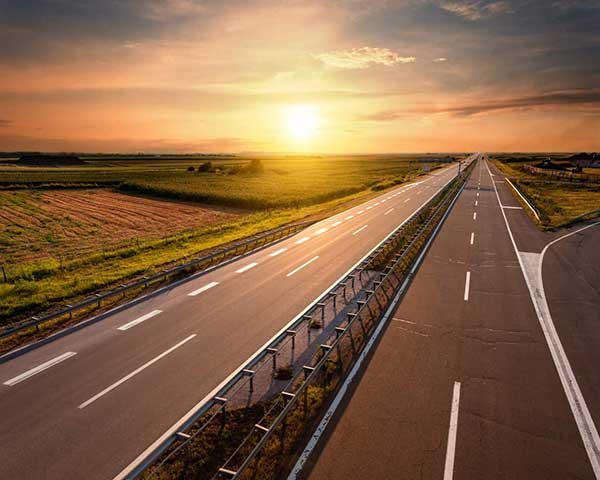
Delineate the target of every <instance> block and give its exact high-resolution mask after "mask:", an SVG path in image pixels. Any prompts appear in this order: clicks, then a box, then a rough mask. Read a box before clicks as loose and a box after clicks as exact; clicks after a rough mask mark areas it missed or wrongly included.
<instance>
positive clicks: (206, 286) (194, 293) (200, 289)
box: [119, 248, 285, 330]
mask: <svg viewBox="0 0 600 480" xmlns="http://www.w3.org/2000/svg"><path fill="white" fill-rule="evenodd" d="M283 250H285V248H284V249H283ZM275 253H277V252H275ZM271 255H273V254H271ZM218 284H219V282H210V283H208V284H206V285H204V286H203V287H200V288H199V289H198V290H194V291H193V292H190V293H188V296H189V297H195V296H196V295H198V294H199V293H202V292H206V290H208V289H209V288H213V287H216V286H217V285H218ZM123 326H125V325H123ZM119 330H121V329H119Z"/></svg>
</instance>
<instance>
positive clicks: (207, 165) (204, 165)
mask: <svg viewBox="0 0 600 480" xmlns="http://www.w3.org/2000/svg"><path fill="white" fill-rule="evenodd" d="M212 168H213V165H212V162H211V161H210V160H209V161H208V162H204V163H202V164H200V166H199V167H198V171H199V172H210V171H211V170H212Z"/></svg>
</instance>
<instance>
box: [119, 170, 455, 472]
mask: <svg viewBox="0 0 600 480" xmlns="http://www.w3.org/2000/svg"><path fill="white" fill-rule="evenodd" d="M455 170H456V169H455V168H453V169H452V171H455ZM454 177H455V175H454V176H453V177H452V178H454ZM437 178H439V179H441V178H445V176H442V175H440V176H438V177H437ZM452 178H449V179H448V181H447V182H445V183H444V184H443V185H442V186H440V187H436V186H434V189H437V188H439V189H440V190H441V189H443V188H444V187H446V186H447V185H448V184H449V183H450V182H451V180H452ZM438 191H439V190H436V191H435V192H433V193H432V195H431V196H429V198H427V199H426V200H424V201H423V202H422V204H421V205H420V206H419V207H418V208H422V207H423V206H425V204H427V202H429V201H430V200H431V199H432V198H433V197H434V196H435V195H436V194H437V192H438ZM408 220H409V219H408V218H407V219H405V220H403V221H402V222H400V224H398V225H397V226H396V227H395V228H393V229H392V230H391V231H390V232H389V233H388V234H387V235H386V236H385V238H383V239H382V240H381V242H379V243H378V244H377V245H375V246H374V247H373V248H372V249H371V250H370V251H369V252H367V253H366V254H365V255H364V256H363V257H362V258H361V259H360V260H358V261H357V262H356V263H355V264H354V265H353V266H351V267H350V268H349V269H348V270H347V271H346V272H345V273H343V274H342V275H341V276H340V277H339V278H338V279H337V280H335V281H334V282H333V283H332V284H331V285H330V286H328V287H327V288H326V289H325V290H324V291H323V292H322V293H321V294H320V295H318V296H317V298H316V299H315V300H313V301H312V302H311V303H309V304H308V305H307V306H306V307H305V308H304V310H302V311H301V312H300V313H299V314H298V315H296V316H295V317H294V318H292V319H291V320H290V321H289V322H288V323H287V324H286V325H284V326H283V327H282V328H281V329H280V330H279V332H277V333H276V334H275V335H274V336H273V337H272V338H270V339H269V340H267V341H266V342H265V343H264V344H263V345H262V346H261V347H260V348H258V349H257V350H256V351H255V352H254V353H253V354H252V355H251V356H250V357H249V358H248V359H247V360H245V361H244V362H243V363H242V364H241V365H240V366H239V367H238V368H237V369H235V370H234V371H233V372H232V373H231V374H229V376H228V377H227V378H225V379H224V380H223V381H222V382H221V383H220V384H219V385H217V386H216V387H215V388H214V389H213V390H212V391H211V392H209V393H207V394H206V395H205V396H204V398H202V399H201V400H200V401H198V402H197V403H196V404H195V405H193V406H192V407H191V408H190V409H189V410H188V411H187V412H186V413H185V414H183V415H182V416H181V417H180V418H179V419H178V420H176V421H175V422H174V423H173V424H172V425H171V426H170V427H169V428H167V429H166V430H165V431H164V432H163V433H162V434H161V435H160V436H159V437H158V438H157V439H156V440H154V441H153V442H152V443H151V444H150V445H148V447H146V449H145V450H144V451H143V452H141V453H140V454H139V455H138V456H137V457H136V458H135V459H134V460H132V461H131V462H130V463H129V464H128V465H127V466H126V467H125V468H123V469H122V470H121V471H120V472H119V473H118V474H117V475H115V477H114V478H113V480H125V479H126V478H129V475H130V474H131V473H132V472H134V471H135V469H136V468H138V467H139V466H140V465H142V464H143V462H144V460H145V459H147V458H149V456H150V455H151V454H152V453H153V452H155V451H156V450H157V449H158V448H159V447H160V446H161V445H163V444H165V442H167V443H168V440H169V439H170V438H171V437H173V435H174V434H175V433H176V432H178V431H180V430H181V429H182V428H184V427H185V425H186V424H187V422H189V421H193V420H194V419H195V418H196V415H197V414H198V413H199V412H201V411H202V410H203V408H204V407H206V405H208V402H210V401H211V400H212V399H213V397H214V396H215V395H218V392H220V391H221V390H222V389H223V388H224V387H225V385H227V384H228V383H229V382H231V380H232V379H234V378H235V377H236V376H237V375H239V374H240V373H241V372H242V370H243V369H244V368H246V366H247V365H249V364H250V363H251V362H252V361H254V360H255V359H256V358H257V357H258V356H259V355H261V353H262V352H263V350H264V349H265V348H267V347H268V346H269V345H271V343H272V342H273V340H274V339H276V338H278V337H280V336H281V335H284V333H285V331H286V330H287V329H289V328H290V326H291V325H293V324H294V323H295V322H297V321H298V319H299V318H301V317H302V315H305V314H306V312H308V311H309V310H310V309H311V308H312V307H314V306H315V304H316V303H317V301H318V299H319V298H320V297H321V296H322V295H324V294H325V293H327V292H328V291H330V290H331V289H332V288H334V287H335V286H336V285H337V284H338V283H339V282H341V281H342V280H343V279H344V278H346V276H347V275H349V274H350V273H352V271H353V270H354V269H355V268H356V267H357V266H358V265H360V264H361V263H362V262H363V261H364V260H365V259H366V258H368V257H369V255H371V254H372V253H373V252H374V251H375V250H376V249H377V248H378V247H380V246H381V245H382V244H383V243H384V242H385V241H386V240H388V239H389V238H390V237H391V236H392V234H393V233H394V231H395V230H397V229H398V228H400V227H401V226H402V225H405V224H406V223H407V222H408ZM424 254H425V252H422V253H421V255H420V257H419V258H418V259H417V263H416V264H417V265H418V264H420V262H421V260H422V258H423V256H424ZM412 272H413V273H414V268H413V270H412ZM405 287H406V283H405V284H403V287H402V289H401V290H400V292H399V293H398V294H397V298H398V297H399V296H400V294H401V293H402V292H403V291H404V289H405ZM397 298H396V300H395V303H397ZM389 315H391V312H390V311H389V310H388V312H387V313H386V317H387V316H389ZM385 325H386V321H385V320H384V321H382V322H380V323H379V325H378V327H377V329H376V330H375V332H374V333H373V334H372V335H371V338H370V339H369V343H368V344H367V347H365V349H363V352H362V353H361V357H360V358H359V359H358V360H357V361H356V362H355V363H354V367H353V368H352V370H351V372H350V374H349V375H348V376H347V377H346V380H345V382H344V384H343V386H342V388H343V389H345V390H346V389H347V384H348V383H349V382H350V381H352V379H353V378H354V377H355V376H356V371H357V370H358V369H359V368H360V367H361V364H362V363H363V362H364V355H366V354H368V353H369V352H370V349H371V348H372V345H373V342H374V341H375V340H376V339H377V338H378V337H379V334H380V333H381V328H383V327H384V326H385ZM339 392H340V391H339V390H338V395H340V393H339ZM341 396H343V395H340V396H339V397H337V396H336V398H335V400H337V403H338V404H339V398H341ZM330 408H331V407H330ZM332 412H333V411H331V410H330V411H328V412H327V414H326V416H325V418H327V417H328V416H329V417H331V414H332ZM319 428H321V426H320V427H319ZM314 438H315V436H314V435H313V437H312V438H311V442H312V441H313V439H314ZM317 440H318V438H317ZM312 445H313V446H312V448H314V444H312ZM307 450H308V447H307V448H306V449H305V450H304V453H303V455H306V454H307V453H306V452H307ZM298 462H300V460H298ZM298 464H299V463H297V464H296V465H298ZM294 468H295V470H294V471H296V467H294ZM296 475H297V473H294V472H292V474H290V477H288V478H296Z"/></svg>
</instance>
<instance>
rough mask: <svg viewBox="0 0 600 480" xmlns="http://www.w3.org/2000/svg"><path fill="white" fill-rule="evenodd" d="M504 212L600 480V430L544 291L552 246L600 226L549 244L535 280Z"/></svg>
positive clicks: (582, 438) (574, 413) (531, 295)
mask: <svg viewBox="0 0 600 480" xmlns="http://www.w3.org/2000/svg"><path fill="white" fill-rule="evenodd" d="M486 168H487V171H488V174H489V175H490V176H491V175H492V172H491V171H490V167H489V165H488V164H487V162H486ZM493 187H494V192H495V193H496V199H497V200H498V205H499V206H500V207H502V203H501V202H500V195H499V194H498V189H497V187H496V185H493ZM500 211H501V212H502V216H503V217H504V223H505V224H506V229H507V230H508V236H509V237H510V240H511V242H512V245H513V248H514V250H515V254H516V255H517V259H518V261H519V265H520V266H521V271H522V273H523V277H524V278H525V283H526V284H527V288H528V289H529V296H530V297H531V302H532V303H533V307H534V309H535V313H536V315H537V317H538V321H539V323H540V327H541V329H542V332H543V333H544V338H545V339H546V343H547V344H548V348H549V350H550V354H551V355H552V360H553V361H554V365H555V367H556V370H557V372H558V377H559V378H560V382H561V384H562V387H563V390H564V391H565V396H566V397H567V400H568V402H569V406H570V407H571V412H573V417H575V423H576V424H577V428H578V430H579V435H580V436H581V440H582V441H583V445H584V447H585V450H586V452H587V455H588V458H589V459H590V463H591V465H592V470H593V471H594V475H595V476H596V478H597V479H600V436H599V435H598V430H597V429H596V425H595V424H594V420H593V419H592V416H591V414H590V411H589V409H588V406H587V404H586V402H585V398H584V397H583V393H581V389H580V388H579V384H578V383H577V378H576V377H575V374H574V373H573V369H572V368H571V363H570V362H569V358H568V357H567V354H566V353H565V350H564V348H563V346H562V342H561V340H560V337H559V336H558V333H557V331H556V327H555V325H554V322H553V320H552V315H551V314H550V308H549V306H548V301H547V299H546V294H545V292H544V282H543V278H542V265H543V260H544V254H545V253H546V251H547V249H548V247H550V246H551V245H552V244H553V243H556V242H558V241H559V240H561V239H563V238H565V237H568V236H571V235H574V234H576V233H578V232H580V231H582V230H585V229H587V228H590V227H593V226H595V225H599V224H600V223H598V222H597V223H593V224H591V225H588V226H586V227H583V228H581V229H579V230H575V231H574V232H571V233H568V234H567V235H564V236H563V237H559V238H557V239H556V240H553V241H552V242H550V243H549V244H548V245H546V246H545V247H544V249H543V250H542V253H541V254H540V260H539V263H538V265H537V278H536V277H535V276H533V274H531V275H532V277H530V274H527V270H526V267H525V265H524V262H523V258H522V256H521V255H520V254H519V250H518V249H517V244H516V242H515V238H514V236H513V234H512V230H511V228H510V224H509V223H508V218H507V217H506V213H505V212H504V209H503V208H500Z"/></svg>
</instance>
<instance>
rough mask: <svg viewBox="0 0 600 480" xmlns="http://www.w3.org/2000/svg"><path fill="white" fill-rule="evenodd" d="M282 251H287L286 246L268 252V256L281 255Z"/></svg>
mask: <svg viewBox="0 0 600 480" xmlns="http://www.w3.org/2000/svg"><path fill="white" fill-rule="evenodd" d="M283 252H287V248H280V249H279V250H275V251H274V252H272V253H269V257H276V256H277V255H281V254H282V253H283Z"/></svg>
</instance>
